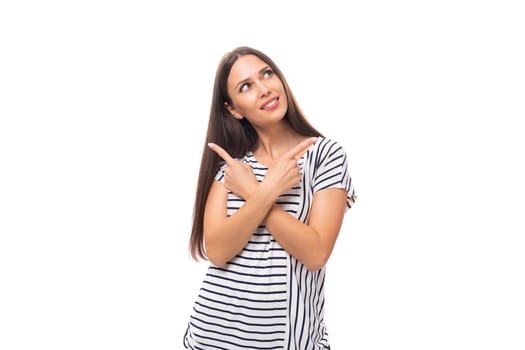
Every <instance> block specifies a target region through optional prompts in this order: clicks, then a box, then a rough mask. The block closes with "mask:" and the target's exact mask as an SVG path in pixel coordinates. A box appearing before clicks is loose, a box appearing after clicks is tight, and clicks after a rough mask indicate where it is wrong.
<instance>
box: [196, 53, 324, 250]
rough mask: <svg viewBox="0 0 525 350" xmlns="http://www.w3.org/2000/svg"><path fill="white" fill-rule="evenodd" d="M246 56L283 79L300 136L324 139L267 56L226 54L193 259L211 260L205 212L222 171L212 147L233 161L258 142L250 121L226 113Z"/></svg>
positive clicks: (199, 196)
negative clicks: (230, 84)
mask: <svg viewBox="0 0 525 350" xmlns="http://www.w3.org/2000/svg"><path fill="white" fill-rule="evenodd" d="M245 55H254V56H257V57H258V58H259V59H261V60H262V61H264V62H265V63H266V64H267V65H268V66H270V68H271V69H272V70H273V72H274V74H276V75H277V77H279V79H280V80H281V82H282V83H283V86H284V91H285V93H286V97H287V99H288V106H287V107H288V108H287V111H286V115H285V117H284V119H285V120H286V121H287V122H288V123H289V124H290V126H291V128H292V129H293V130H295V131H296V132H297V133H299V134H301V135H305V136H323V135H322V134H321V133H320V132H319V131H317V130H316V129H315V128H314V127H313V126H312V125H311V124H310V123H309V122H308V121H307V120H306V118H305V116H304V115H303V112H302V111H301V109H300V108H299V105H298V104H297V101H296V100H295V97H294V96H293V94H292V91H291V90H290V87H289V86H288V83H287V82H286V79H285V77H284V75H283V74H282V72H281V70H280V69H279V67H277V65H276V64H275V63H274V62H273V61H272V60H271V59H270V57H268V56H267V55H265V54H264V53H262V52H261V51H259V50H256V49H253V48H251V47H247V46H240V47H237V48H236V49H234V50H232V51H230V52H228V53H227V54H225V55H224V56H223V57H222V59H221V61H220V62H219V66H218V67H217V71H216V74H215V83H214V86H213V93H212V101H211V109H210V118H209V121H208V131H207V132H206V140H205V142H204V148H203V150H202V158H201V164H200V170H199V178H198V182H197V190H196V193H195V204H194V207H193V226H192V230H191V237H190V244H189V248H190V255H191V256H192V258H193V259H195V260H199V259H205V260H206V259H207V257H206V252H205V248H204V233H203V221H204V208H205V205H206V199H207V197H208V192H209V190H210V187H211V184H212V183H213V180H214V178H215V175H216V174H217V171H218V170H219V168H220V166H221V163H222V161H223V160H222V159H221V158H220V157H219V156H218V155H217V154H216V153H215V152H214V151H212V150H211V149H210V148H209V147H208V143H210V142H213V143H216V144H218V145H219V146H221V147H222V148H224V149H225V150H226V151H227V152H228V153H229V154H230V155H231V156H232V157H233V158H241V157H243V156H244V155H245V154H246V153H247V152H249V151H253V150H254V149H255V147H256V145H257V142H258V135H257V132H256V131H255V129H254V128H253V126H252V125H251V124H250V122H248V120H247V119H246V118H242V119H241V120H238V119H236V118H234V117H233V115H232V114H231V113H230V112H229V111H228V110H227V109H226V107H225V106H224V103H225V102H227V103H228V104H230V105H231V104H232V101H231V98H230V96H229V95H228V89H227V85H226V84H227V80H228V76H229V75H230V71H231V68H232V66H233V64H234V63H235V62H236V61H237V59H238V58H239V57H241V56H245Z"/></svg>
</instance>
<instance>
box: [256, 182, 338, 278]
mask: <svg viewBox="0 0 525 350" xmlns="http://www.w3.org/2000/svg"><path fill="white" fill-rule="evenodd" d="M346 197H347V192H346V191H345V190H344V189H340V188H328V189H324V190H321V191H318V192H316V193H315V194H314V198H313V202H312V208H311V210H310V220H309V223H308V224H304V223H302V222H300V221H299V220H297V219H296V218H294V217H293V216H291V215H290V214H289V213H287V212H285V211H284V210H282V209H281V208H280V207H279V206H278V205H276V204H274V205H273V207H272V209H271V210H270V212H269V213H268V216H267V217H266V219H265V224H266V227H267V228H268V230H269V231H270V232H271V233H272V235H273V237H274V238H275V239H276V240H277V242H279V244H280V245H281V246H282V247H283V248H284V249H285V250H286V251H287V252H288V253H289V254H290V255H292V256H294V257H295V258H296V259H297V260H299V261H301V262H302V263H303V264H304V265H305V266H306V268H307V269H308V270H310V271H317V270H318V269H320V268H322V267H323V266H324V265H325V264H326V262H327V261H328V258H329V257H330V255H331V253H332V250H333V248H334V245H335V242H336V239H337V236H338V234H339V230H340V229H341V225H342V222H343V216H344V213H345V209H346Z"/></svg>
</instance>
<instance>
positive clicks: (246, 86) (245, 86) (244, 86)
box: [239, 83, 250, 92]
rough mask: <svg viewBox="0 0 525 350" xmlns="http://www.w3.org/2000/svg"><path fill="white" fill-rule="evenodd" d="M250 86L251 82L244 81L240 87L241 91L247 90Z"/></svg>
mask: <svg viewBox="0 0 525 350" xmlns="http://www.w3.org/2000/svg"><path fill="white" fill-rule="evenodd" d="M249 88H250V83H244V84H242V85H241V86H240V87H239V92H243V91H246V90H248V89H249Z"/></svg>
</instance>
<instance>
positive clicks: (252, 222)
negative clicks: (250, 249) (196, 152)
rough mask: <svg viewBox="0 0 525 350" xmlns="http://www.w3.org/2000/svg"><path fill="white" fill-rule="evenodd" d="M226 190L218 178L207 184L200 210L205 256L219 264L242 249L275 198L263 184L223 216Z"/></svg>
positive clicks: (225, 205)
mask: <svg viewBox="0 0 525 350" xmlns="http://www.w3.org/2000/svg"><path fill="white" fill-rule="evenodd" d="M227 201H228V190H227V189H226V187H225V186H224V185H223V184H222V183H220V182H219V181H214V183H213V184H212V186H211V189H210V193H209V194H208V199H207V200H206V208H205V211H204V244H205V248H206V255H207V257H208V259H209V260H210V261H211V262H212V263H213V264H215V265H216V266H223V265H224V264H226V263H227V262H228V261H229V260H230V259H231V258H232V257H234V256H235V255H236V254H237V253H238V252H239V251H241V250H242V249H243V247H244V246H245V245H246V243H247V242H248V240H249V239H250V237H251V235H252V233H253V232H254V231H255V229H256V228H257V226H259V224H260V223H261V222H262V221H263V219H264V217H265V216H266V215H267V213H268V211H269V210H270V208H271V207H272V205H273V203H274V202H275V197H274V196H272V195H271V194H270V193H268V192H267V191H265V188H264V187H262V186H261V187H259V186H257V189H256V190H255V191H254V192H253V193H252V194H251V195H250V198H249V199H247V200H246V202H245V203H244V205H243V206H242V207H241V208H240V209H239V210H238V211H237V212H236V213H235V214H233V215H231V216H230V217H228V216H227Z"/></svg>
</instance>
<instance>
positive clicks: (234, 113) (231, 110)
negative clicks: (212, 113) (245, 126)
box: [224, 102, 244, 120]
mask: <svg viewBox="0 0 525 350" xmlns="http://www.w3.org/2000/svg"><path fill="white" fill-rule="evenodd" d="M224 108H226V109H227V110H228V112H230V113H231V114H232V115H233V117H234V118H235V119H238V120H241V119H242V118H244V116H243V115H242V114H240V113H239V112H237V111H236V110H235V108H233V107H232V106H231V105H230V104H229V103H228V102H224Z"/></svg>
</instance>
